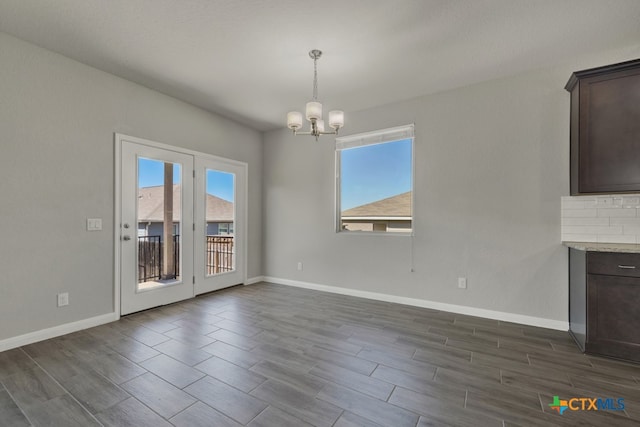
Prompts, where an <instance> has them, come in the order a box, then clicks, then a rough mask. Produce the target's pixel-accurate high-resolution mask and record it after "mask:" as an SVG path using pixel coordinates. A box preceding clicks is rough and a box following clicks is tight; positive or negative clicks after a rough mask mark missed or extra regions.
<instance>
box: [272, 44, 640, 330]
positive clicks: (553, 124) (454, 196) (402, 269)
mask: <svg viewBox="0 0 640 427" xmlns="http://www.w3.org/2000/svg"><path fill="white" fill-rule="evenodd" d="M637 56H640V49H638V46H636V47H634V48H632V49H625V50H624V51H618V52H608V53H604V54H601V55H597V56H592V57H589V58H581V59H579V60H574V61H568V62H567V63H565V64H562V65H560V66H557V67H554V68H549V69H542V70H537V71H534V72H529V73H527V74H523V75H518V76H514V77H510V78H504V79H500V80H495V81H490V82H485V83H481V84H476V85H473V86H468V87H464V88H460V89H457V90H451V91H447V92H443V93H439V94H435V95H431V96H425V97H421V98H417V99H414V100H411V101H407V102H401V103H397V104H392V105H387V106H384V107H381V108H375V109H371V110H367V111H360V112H356V113H350V114H347V116H346V127H345V129H344V133H345V134H351V133H359V132H364V131H371V130H376V129H383V128H387V127H392V126H398V125H405V124H408V123H412V122H414V123H415V129H416V140H415V168H416V170H415V187H414V190H415V209H414V212H415V241H414V242H413V248H414V249H413V258H414V262H413V266H414V268H415V271H414V272H411V267H412V263H411V248H412V242H411V239H410V238H403V237H395V236H362V235H348V234H345V233H340V234H336V233H335V232H334V231H333V230H334V225H333V209H334V140H333V138H330V137H323V138H322V139H321V141H320V142H317V143H316V142H315V141H314V140H312V139H310V138H308V137H294V136H292V135H291V134H290V133H289V132H288V131H287V130H286V129H284V130H278V131H273V132H269V133H267V134H266V135H265V149H264V159H265V160H264V173H265V177H264V187H263V194H264V215H265V220H264V221H265V222H264V230H265V240H264V245H265V246H264V260H265V264H264V268H265V275H266V276H268V277H273V278H277V279H285V280H281V281H282V282H287V281H294V282H295V281H299V282H308V283H311V284H320V285H329V286H336V287H342V288H348V289H349V290H356V291H366V292H374V293H382V294H389V295H394V296H400V297H407V298H414V299H418V300H426V301H431V302H437V303H444V304H453V305H457V306H463V307H472V308H475V309H482V310H492V311H494V312H499V313H510V314H515V315H516V316H515V317H518V316H531V317H533V318H537V319H542V320H545V319H546V320H549V321H550V322H548V323H549V324H555V325H558V324H560V325H562V324H566V323H563V322H566V320H567V304H568V302H567V301H568V295H567V294H568V289H567V286H568V285H567V249H566V248H565V247H563V246H562V245H561V244H560V198H561V196H563V195H568V194H569V94H568V92H566V91H565V90H564V85H565V83H566V82H567V80H568V78H569V75H570V73H571V72H572V71H575V70H579V69H584V68H589V67H594V66H599V65H605V64H607V63H612V62H618V61H622V60H628V59H632V58H634V57H637ZM302 101H303V100H301V102H302ZM283 120H284V118H283ZM298 261H303V262H304V270H303V271H297V269H296V266H297V262H298ZM459 276H466V277H467V278H468V289H467V290H460V289H458V288H457V277H459ZM480 311H481V310H480ZM476 312H478V311H476ZM503 317H504V316H503ZM507 317H508V316H507ZM534 323H535V322H534ZM537 323H539V324H545V322H544V321H543V322H537Z"/></svg>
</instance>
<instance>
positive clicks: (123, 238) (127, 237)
mask: <svg viewBox="0 0 640 427" xmlns="http://www.w3.org/2000/svg"><path fill="white" fill-rule="evenodd" d="M122 240H124V241H125V242H126V241H128V240H131V236H122Z"/></svg>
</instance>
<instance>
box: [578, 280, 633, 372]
mask: <svg viewBox="0 0 640 427" xmlns="http://www.w3.org/2000/svg"><path fill="white" fill-rule="evenodd" d="M638 307H640V279H638V278H633V277H621V276H603V275H597V274H589V275H588V277H587V319H588V320H587V343H586V350H587V351H589V352H592V353H598V354H602V355H606V356H612V357H619V358H623V359H628V360H634V361H640V328H638V325H640V310H638Z"/></svg>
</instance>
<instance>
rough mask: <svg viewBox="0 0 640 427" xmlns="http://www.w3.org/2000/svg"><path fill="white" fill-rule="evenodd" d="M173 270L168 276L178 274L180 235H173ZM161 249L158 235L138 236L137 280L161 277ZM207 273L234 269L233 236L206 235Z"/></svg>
mask: <svg viewBox="0 0 640 427" xmlns="http://www.w3.org/2000/svg"><path fill="white" fill-rule="evenodd" d="M173 247H174V252H173V265H174V271H173V272H169V274H168V275H169V276H171V275H173V276H174V277H178V276H179V275H180V235H175V236H173ZM162 249H163V242H162V240H161V237H160V236H139V237H138V282H139V283H143V282H151V281H156V280H160V279H161V277H162ZM206 251H207V266H206V272H207V275H213V274H218V273H224V272H226V271H233V270H234V260H233V236H207V247H206Z"/></svg>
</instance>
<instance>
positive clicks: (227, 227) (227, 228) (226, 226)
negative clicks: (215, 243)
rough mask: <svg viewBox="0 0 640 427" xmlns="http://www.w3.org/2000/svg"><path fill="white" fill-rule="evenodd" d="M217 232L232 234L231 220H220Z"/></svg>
mask: <svg viewBox="0 0 640 427" xmlns="http://www.w3.org/2000/svg"><path fill="white" fill-rule="evenodd" d="M218 234H223V235H227V234H233V223H232V222H221V223H220V224H218Z"/></svg>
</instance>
